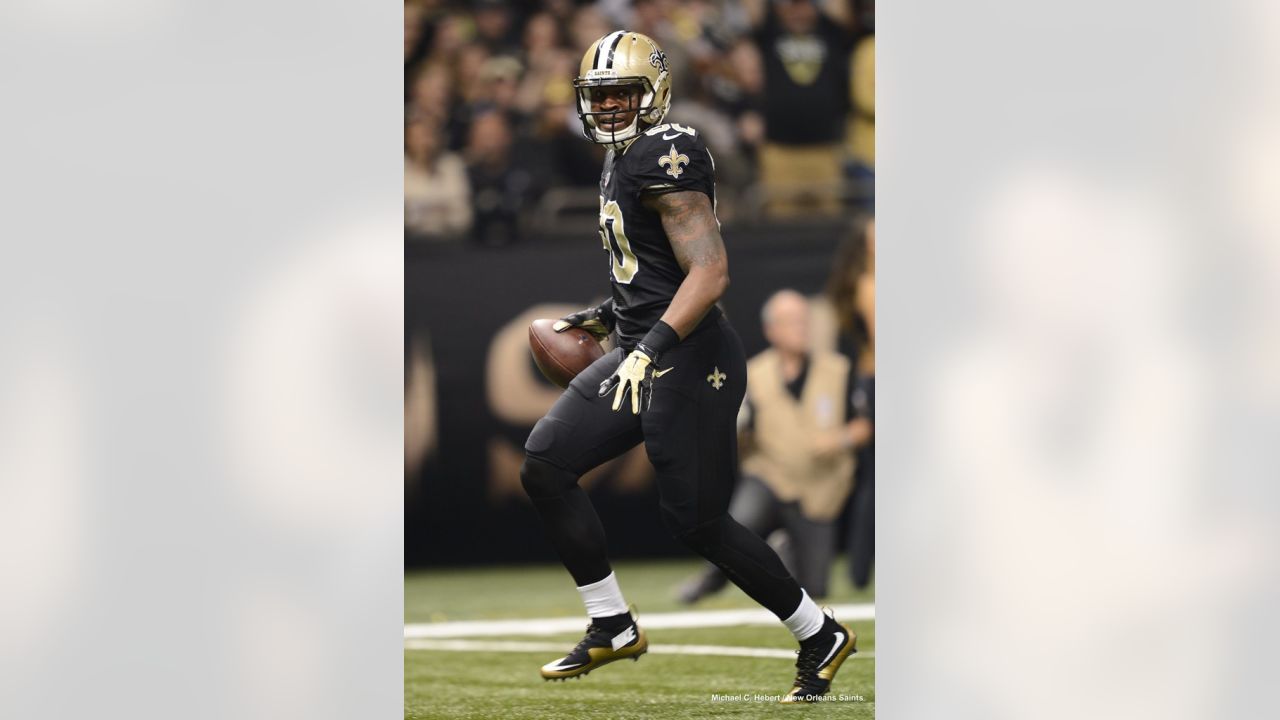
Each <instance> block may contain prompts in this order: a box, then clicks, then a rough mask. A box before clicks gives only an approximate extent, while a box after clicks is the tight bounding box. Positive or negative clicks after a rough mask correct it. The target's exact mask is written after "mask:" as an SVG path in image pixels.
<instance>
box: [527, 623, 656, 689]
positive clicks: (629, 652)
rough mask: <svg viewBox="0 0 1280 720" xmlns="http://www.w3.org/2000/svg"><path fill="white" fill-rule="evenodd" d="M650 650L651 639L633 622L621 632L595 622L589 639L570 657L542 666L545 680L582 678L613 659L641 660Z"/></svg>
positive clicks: (588, 627) (578, 646) (570, 654)
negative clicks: (606, 628)
mask: <svg viewBox="0 0 1280 720" xmlns="http://www.w3.org/2000/svg"><path fill="white" fill-rule="evenodd" d="M648 651H649V638H648V636H647V635H645V633H644V630H641V629H640V626H639V625H637V624H636V623H635V622H634V621H633V622H632V623H631V624H630V625H628V626H627V627H626V628H624V629H622V630H621V631H618V632H612V631H609V630H605V629H604V628H602V627H599V626H597V625H596V624H594V623H592V624H591V625H588V626H587V636H586V637H584V638H582V642H580V643H578V645H577V647H575V648H574V649H573V650H572V651H570V652H569V654H568V655H565V656H564V657H562V658H560V659H559V660H555V661H553V662H549V663H547V664H546V665H543V666H542V677H543V678H544V679H546V680H566V679H568V678H571V677H582V676H583V675H586V674H587V673H589V672H591V671H592V670H595V669H596V668H598V667H600V666H601V665H607V664H609V663H611V662H613V661H614V660H624V659H626V658H631V659H632V660H639V659H640V656H641V655H643V654H645V653H646V652H648Z"/></svg>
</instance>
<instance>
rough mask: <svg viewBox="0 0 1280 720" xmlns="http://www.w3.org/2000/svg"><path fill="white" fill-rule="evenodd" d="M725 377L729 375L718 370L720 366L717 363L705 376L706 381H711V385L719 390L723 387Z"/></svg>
mask: <svg viewBox="0 0 1280 720" xmlns="http://www.w3.org/2000/svg"><path fill="white" fill-rule="evenodd" d="M727 377H729V376H728V375H725V374H724V373H722V372H720V366H718V365H717V366H716V367H715V368H713V369H712V370H711V374H710V375H708V376H707V382H709V383H711V387H713V388H715V389H716V390H719V389H720V388H722V387H724V380H725V378H727Z"/></svg>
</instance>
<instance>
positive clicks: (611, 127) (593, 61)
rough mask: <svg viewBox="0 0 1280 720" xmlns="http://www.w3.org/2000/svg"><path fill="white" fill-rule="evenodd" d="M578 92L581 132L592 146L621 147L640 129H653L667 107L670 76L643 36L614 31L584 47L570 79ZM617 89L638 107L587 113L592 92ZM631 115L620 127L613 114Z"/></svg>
mask: <svg viewBox="0 0 1280 720" xmlns="http://www.w3.org/2000/svg"><path fill="white" fill-rule="evenodd" d="M573 87H574V88H575V89H576V90H577V93H578V117H579V118H580V119H581V120H582V134H583V135H584V136H586V138H587V139H588V140H590V141H592V142H595V143H600V144H602V145H612V146H614V147H622V146H623V145H625V144H626V143H627V142H629V141H631V140H633V139H634V138H636V137H638V136H639V135H640V133H642V132H644V131H645V130H646V129H648V128H650V127H653V126H654V125H658V124H660V123H661V122H662V119H663V118H664V117H666V115H667V110H669V109H670V108H671V73H670V71H669V70H668V67H667V55H666V53H664V52H662V48H660V47H658V44H657V43H656V42H654V41H653V39H652V38H650V37H649V36H647V35H642V34H640V33H637V32H629V31H626V30H619V31H617V32H611V33H609V34H608V35H605V36H604V37H602V38H600V39H599V40H597V41H595V42H594V43H592V44H591V47H589V48H587V52H586V54H585V55H583V56H582V64H581V65H580V66H579V68H578V77H577V78H575V79H574V81H573ZM603 87H623V88H628V89H631V90H633V91H634V92H635V94H637V95H639V104H638V106H632V107H624V108H622V109H615V110H593V109H592V103H591V98H592V93H593V92H598V91H596V90H595V88H603ZM631 112H635V113H636V115H635V117H634V118H633V119H632V120H631V122H630V123H628V124H627V125H626V126H625V127H621V128H620V127H617V123H618V122H619V116H625V115H626V114H628V113H631Z"/></svg>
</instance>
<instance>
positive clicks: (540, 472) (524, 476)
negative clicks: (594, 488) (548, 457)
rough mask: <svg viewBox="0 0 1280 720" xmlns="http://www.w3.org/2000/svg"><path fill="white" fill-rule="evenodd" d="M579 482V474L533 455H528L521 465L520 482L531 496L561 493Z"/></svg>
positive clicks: (537, 496) (547, 495)
mask: <svg viewBox="0 0 1280 720" xmlns="http://www.w3.org/2000/svg"><path fill="white" fill-rule="evenodd" d="M577 482H578V478H577V476H576V475H574V474H573V473H571V472H569V471H568V470H565V469H563V468H558V467H556V466H555V465H552V464H551V463H549V462H546V461H545V460H540V459H538V458H536V457H533V456H526V457H525V459H524V465H522V466H521V467H520V484H521V485H523V486H524V491H525V493H527V494H528V495H529V497H531V498H539V497H554V496H556V495H560V494H561V493H563V492H564V491H565V490H568V489H569V488H571V487H573V486H574V485H576V484H577Z"/></svg>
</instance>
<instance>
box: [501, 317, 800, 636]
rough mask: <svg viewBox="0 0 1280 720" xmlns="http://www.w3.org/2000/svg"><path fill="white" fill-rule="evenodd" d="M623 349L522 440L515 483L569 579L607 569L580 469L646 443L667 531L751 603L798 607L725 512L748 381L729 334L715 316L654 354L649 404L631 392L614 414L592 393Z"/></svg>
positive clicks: (777, 572)
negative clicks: (641, 405)
mask: <svg viewBox="0 0 1280 720" xmlns="http://www.w3.org/2000/svg"><path fill="white" fill-rule="evenodd" d="M627 352H628V351H627V350H624V349H623V348H616V349H614V350H613V351H612V352H609V353H607V354H606V355H605V356H604V357H602V358H600V359H599V360H597V361H596V362H595V363H593V364H592V365H591V367H589V368H587V369H586V370H584V371H583V372H582V373H581V374H580V375H578V377H576V378H574V380H573V382H572V383H571V384H570V385H569V388H568V389H567V390H565V392H564V394H563V395H561V396H560V399H559V400H558V401H556V404H555V405H554V406H553V407H552V408H551V411H550V412H549V413H547V415H546V417H544V418H542V419H541V420H539V421H538V423H537V425H535V426H534V428H533V432H531V433H530V434H529V439H528V441H527V442H526V443H525V452H526V459H525V464H524V468H523V469H522V471H521V481H522V482H523V484H524V487H525V490H526V492H528V494H529V497H530V499H531V500H532V501H533V504H534V507H535V508H537V510H538V513H539V515H541V517H542V520H543V525H544V527H545V528H546V532H547V536H548V538H549V540H550V541H551V544H552V546H554V547H555V549H556V552H557V553H558V554H559V555H560V558H561V560H562V561H563V562H564V564H565V567H566V568H567V569H568V570H569V573H570V574H571V575H572V576H573V579H574V582H575V583H576V584H577V585H579V586H582V585H587V584H590V583H593V582H596V581H598V580H601V579H603V578H604V577H606V576H608V575H609V573H610V572H612V570H611V569H610V566H609V559H608V556H607V554H606V549H605V534H604V528H603V527H602V526H601V524H600V519H599V517H598V516H597V515H596V512H595V508H594V507H593V506H592V505H591V502H590V500H589V499H588V498H587V495H586V493H585V492H584V491H583V490H582V488H581V487H579V486H578V478H580V477H581V476H582V475H583V474H584V473H586V472H587V471H589V470H591V469H592V468H594V467H596V466H597V465H600V464H601V463H604V462H606V461H608V460H611V459H613V458H615V457H617V456H619V455H621V454H622V453H624V452H626V451H627V450H630V449H631V448H633V447H635V446H636V445H637V444H639V443H640V442H641V441H643V442H644V444H645V450H646V452H647V453H648V455H649V460H650V462H651V463H652V464H653V467H654V469H655V471H656V473H657V483H658V493H659V496H660V498H661V500H660V513H661V516H662V519H663V521H664V523H665V524H666V525H667V528H668V529H669V530H670V531H671V533H672V535H673V536H674V537H675V538H676V539H677V540H679V541H681V542H682V543H683V544H684V545H686V546H687V547H689V548H691V549H692V550H694V551H695V552H697V553H698V554H700V555H702V556H703V557H705V558H706V559H707V560H709V561H711V562H712V563H713V564H714V565H715V566H716V567H718V568H720V569H721V570H722V571H723V572H724V573H725V575H726V576H728V578H729V579H730V580H732V581H733V582H734V584H736V585H737V586H738V587H740V588H742V590H743V592H745V593H746V594H747V595H749V596H750V597H751V598H753V599H754V600H755V601H756V602H758V603H760V604H761V605H763V606H764V607H766V608H768V609H769V610H770V611H772V612H773V613H774V614H775V615H777V616H778V617H779V618H782V619H785V618H787V617H789V616H790V615H791V614H792V613H793V612H794V611H795V609H796V608H797V607H798V606H799V604H800V597H801V590H800V586H799V585H798V584H797V583H796V581H795V580H794V579H793V578H792V577H791V575H790V574H789V573H788V572H787V570H786V568H785V567H784V566H783V564H782V561H781V560H780V559H779V558H778V556H777V554H776V553H775V552H774V551H773V549H772V548H770V547H769V545H768V544H767V543H766V542H765V541H764V540H763V539H762V538H760V536H758V535H756V534H754V533H752V532H751V531H749V530H747V529H746V528H744V527H743V526H742V525H740V524H739V523H738V522H736V521H735V520H734V519H733V518H731V517H730V516H729V513H728V509H729V499H730V497H731V496H732V493H733V487H734V484H735V480H736V477H737V472H738V457H737V454H738V447H737V415H738V409H739V407H740V406H741V404H742V398H743V395H744V394H745V392H746V384H747V368H746V358H745V355H744V354H743V350H742V342H741V341H740V340H739V339H738V335H737V333H736V332H734V330H733V328H732V326H730V325H729V322H728V320H726V319H724V318H723V317H721V318H720V319H719V320H718V321H716V322H711V323H707V324H706V325H704V326H703V327H700V328H699V329H698V330H696V331H695V332H694V333H693V334H691V335H690V336H689V337H687V338H685V339H684V341H682V342H681V343H680V344H679V345H677V346H675V347H674V348H672V349H670V350H668V351H667V352H666V353H665V354H663V355H662V357H660V358H659V359H658V366H659V369H662V370H667V369H668V368H670V371H669V372H667V373H666V374H664V375H663V376H662V377H660V378H658V379H657V380H655V382H654V391H653V401H652V403H651V404H650V406H649V408H648V409H647V410H644V411H642V412H641V414H640V415H638V416H637V415H634V414H632V412H631V406H630V397H629V396H628V397H627V398H625V399H624V400H623V405H622V407H621V408H620V409H618V410H617V411H616V412H615V411H614V410H613V409H612V404H613V393H610V394H609V395H608V396H606V397H598V396H597V392H598V391H599V386H600V383H601V382H602V381H604V380H605V379H606V378H608V377H609V376H610V375H612V374H613V371H614V370H615V369H616V368H617V367H618V364H619V363H621V362H622V359H623V358H624V357H625V356H626V354H627Z"/></svg>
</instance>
